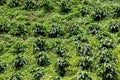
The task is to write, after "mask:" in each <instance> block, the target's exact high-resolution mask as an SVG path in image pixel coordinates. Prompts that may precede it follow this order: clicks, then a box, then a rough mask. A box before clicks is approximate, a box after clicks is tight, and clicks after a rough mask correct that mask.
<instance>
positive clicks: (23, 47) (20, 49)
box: [14, 42, 25, 54]
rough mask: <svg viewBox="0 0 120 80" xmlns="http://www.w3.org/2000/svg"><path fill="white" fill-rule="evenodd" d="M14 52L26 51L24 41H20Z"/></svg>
mask: <svg viewBox="0 0 120 80" xmlns="http://www.w3.org/2000/svg"><path fill="white" fill-rule="evenodd" d="M14 52H15V53H16V54H19V53H23V52H25V46H24V45H23V44H22V43H20V42H18V43H17V44H16V45H15V47H14Z"/></svg>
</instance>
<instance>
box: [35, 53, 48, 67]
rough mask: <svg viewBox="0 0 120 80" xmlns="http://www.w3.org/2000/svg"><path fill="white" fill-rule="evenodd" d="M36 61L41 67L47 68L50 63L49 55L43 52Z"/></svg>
mask: <svg viewBox="0 0 120 80" xmlns="http://www.w3.org/2000/svg"><path fill="white" fill-rule="evenodd" d="M36 60H37V64H38V65H39V66H47V65H49V63H50V62H49V60H48V57H47V55H46V54H45V53H41V52H40V53H39V54H38V55H37V57H36Z"/></svg>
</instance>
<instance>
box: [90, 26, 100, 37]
mask: <svg viewBox="0 0 120 80" xmlns="http://www.w3.org/2000/svg"><path fill="white" fill-rule="evenodd" d="M88 30H89V32H90V33H91V34H92V35H95V34H97V33H98V32H99V31H100V27H99V25H96V24H92V25H90V26H89V27H88Z"/></svg>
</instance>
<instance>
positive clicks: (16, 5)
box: [9, 0, 20, 8]
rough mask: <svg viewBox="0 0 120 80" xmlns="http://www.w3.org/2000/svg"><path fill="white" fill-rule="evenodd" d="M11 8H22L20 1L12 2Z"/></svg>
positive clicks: (13, 0) (12, 0)
mask: <svg viewBox="0 0 120 80" xmlns="http://www.w3.org/2000/svg"><path fill="white" fill-rule="evenodd" d="M9 6H10V7H11V8H15V7H18V6H20V2H19V0H11V1H10V3H9Z"/></svg>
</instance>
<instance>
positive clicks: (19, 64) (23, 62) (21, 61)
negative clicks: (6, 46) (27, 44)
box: [12, 56, 27, 70]
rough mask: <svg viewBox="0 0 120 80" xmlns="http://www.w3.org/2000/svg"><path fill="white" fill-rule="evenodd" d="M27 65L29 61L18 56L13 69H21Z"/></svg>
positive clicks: (13, 62) (13, 63)
mask: <svg viewBox="0 0 120 80" xmlns="http://www.w3.org/2000/svg"><path fill="white" fill-rule="evenodd" d="M26 64H27V61H26V59H25V57H24V56H18V57H16V58H15V59H14V60H13V61H12V65H13V68H15V69H18V70H19V69H20V68H21V67H23V66H24V65H26Z"/></svg>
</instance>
